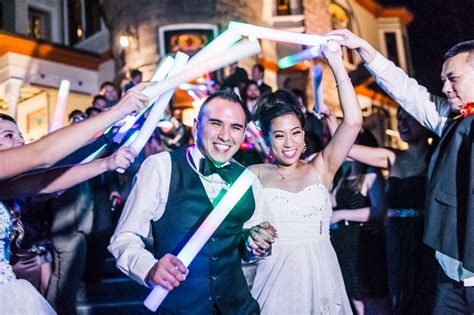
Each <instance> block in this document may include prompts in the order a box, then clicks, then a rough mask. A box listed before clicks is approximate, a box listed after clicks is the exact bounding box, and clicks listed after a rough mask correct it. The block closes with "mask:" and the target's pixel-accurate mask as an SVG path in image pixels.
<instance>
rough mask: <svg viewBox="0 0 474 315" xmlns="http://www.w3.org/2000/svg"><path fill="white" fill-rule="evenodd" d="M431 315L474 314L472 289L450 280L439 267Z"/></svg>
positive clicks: (473, 293)
mask: <svg viewBox="0 0 474 315" xmlns="http://www.w3.org/2000/svg"><path fill="white" fill-rule="evenodd" d="M433 314H434V315H445V314H469V315H472V314H474V287H465V286H464V284H463V283H462V282H458V281H454V280H452V279H451V278H449V277H448V276H446V274H445V273H444V271H443V270H442V269H441V267H440V268H439V271H438V276H437V283H436V297H435V304H434V307H433Z"/></svg>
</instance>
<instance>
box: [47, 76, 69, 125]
mask: <svg viewBox="0 0 474 315" xmlns="http://www.w3.org/2000/svg"><path fill="white" fill-rule="evenodd" d="M70 87H71V83H70V82H69V81H68V80H62V81H61V84H60V86H59V91H58V100H57V101H56V106H55V107H54V114H53V121H52V122H51V126H50V127H49V132H53V131H55V130H58V129H59V128H61V127H62V126H63V123H64V114H65V112H66V107H67V97H68V95H69V88H70Z"/></svg>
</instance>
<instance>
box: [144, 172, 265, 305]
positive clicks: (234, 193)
mask: <svg viewBox="0 0 474 315" xmlns="http://www.w3.org/2000/svg"><path fill="white" fill-rule="evenodd" d="M255 178H256V177H255V175H254V174H253V173H252V172H251V171H249V170H245V171H244V172H243V173H242V174H240V176H239V178H237V180H236V181H235V183H234V184H233V185H232V186H231V187H230V188H229V190H228V191H227V193H226V194H225V195H224V197H222V199H221V200H220V201H219V203H218V204H217V205H216V207H215V208H214V210H212V211H211V213H210V214H209V216H208V217H207V218H206V219H205V220H204V222H202V223H201V225H200V226H199V228H198V229H197V230H196V232H195V233H194V234H193V236H191V238H190V239H189V241H188V242H187V243H186V245H184V247H183V249H182V250H181V251H180V252H179V254H178V256H177V257H178V259H179V260H181V261H182V262H183V264H184V265H185V266H186V267H188V266H189V264H190V263H191V262H192V260H193V259H194V258H195V257H196V255H197V254H198V253H199V251H200V250H201V249H202V248H203V246H204V245H205V244H206V242H207V241H208V240H209V239H210V238H211V236H212V234H214V232H215V231H216V230H217V228H218V227H219V225H220V224H221V223H222V222H223V221H224V219H225V218H226V217H227V215H228V214H229V213H230V211H231V210H232V209H233V208H234V207H235V205H236V204H237V202H239V200H240V199H241V198H242V196H243V195H244V194H245V192H246V191H247V190H248V189H249V188H250V186H251V185H252V183H253V181H254V180H255ZM168 292H169V291H168V290H166V289H165V288H163V287H162V286H159V285H157V286H155V287H154V288H153V290H152V291H151V292H150V294H149V295H148V297H147V298H146V300H145V302H144V303H143V304H145V306H146V307H147V308H148V309H149V310H151V311H156V310H157V309H158V307H159V306H160V304H161V302H163V300H164V299H165V298H166V296H167V295H168Z"/></svg>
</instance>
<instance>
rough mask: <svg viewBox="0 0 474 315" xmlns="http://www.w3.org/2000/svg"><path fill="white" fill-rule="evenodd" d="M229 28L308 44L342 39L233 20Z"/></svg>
mask: <svg viewBox="0 0 474 315" xmlns="http://www.w3.org/2000/svg"><path fill="white" fill-rule="evenodd" d="M229 30H236V31H238V32H239V33H240V34H242V35H244V36H248V37H257V38H261V39H268V40H274V41H277V42H285V43H292V44H299V45H306V46H320V45H321V44H324V43H325V42H327V41H329V40H342V39H343V38H342V37H341V36H337V35H336V36H320V35H314V34H304V33H296V32H288V31H282V30H277V29H273V28H269V27H263V26H256V25H252V24H245V23H239V22H234V21H231V22H230V23H229Z"/></svg>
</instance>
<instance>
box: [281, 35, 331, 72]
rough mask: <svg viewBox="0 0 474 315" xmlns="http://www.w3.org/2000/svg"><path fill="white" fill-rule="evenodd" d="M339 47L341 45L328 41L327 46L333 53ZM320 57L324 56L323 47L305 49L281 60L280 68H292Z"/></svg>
mask: <svg viewBox="0 0 474 315" xmlns="http://www.w3.org/2000/svg"><path fill="white" fill-rule="evenodd" d="M338 45H339V44H338V43H336V42H335V41H333V40H328V41H327V46H328V49H329V50H330V51H333V52H335V51H337V49H338ZM320 56H322V52H321V46H314V47H311V48H308V49H305V50H303V51H300V52H298V53H296V54H293V55H289V56H286V57H284V58H281V59H280V60H278V67H279V68H280V69H285V68H289V67H291V66H294V65H296V64H297V63H299V62H302V61H306V60H309V59H313V58H316V57H320Z"/></svg>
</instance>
